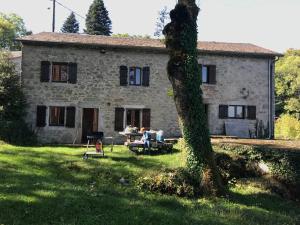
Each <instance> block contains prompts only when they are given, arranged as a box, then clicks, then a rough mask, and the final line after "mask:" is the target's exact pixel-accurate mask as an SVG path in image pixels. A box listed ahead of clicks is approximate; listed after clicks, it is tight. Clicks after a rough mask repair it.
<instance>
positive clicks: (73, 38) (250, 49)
mask: <svg viewBox="0 0 300 225" xmlns="http://www.w3.org/2000/svg"><path fill="white" fill-rule="evenodd" d="M19 40H20V41H21V42H23V43H39V44H42V43H48V44H66V45H68V44H69V45H92V46H111V47H121V48H145V49H161V50H163V49H165V45H164V43H163V42H162V41H161V40H158V39H143V38H121V37H109V36H102V35H86V34H66V33H50V32H42V33H38V34H34V35H30V36H25V37H22V38H20V39H19ZM198 49H199V51H200V52H201V51H202V52H208V53H222V54H243V55H262V56H280V55H281V54H280V53H277V52H274V51H271V50H268V49H265V48H262V47H259V46H256V45H253V44H248V43H225V42H209V41H200V42H198Z"/></svg>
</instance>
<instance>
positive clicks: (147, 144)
mask: <svg viewBox="0 0 300 225" xmlns="http://www.w3.org/2000/svg"><path fill="white" fill-rule="evenodd" d="M141 132H142V133H143V137H142V139H141V141H143V143H144V147H143V150H145V148H147V149H148V150H150V141H151V134H150V132H148V131H147V130H146V128H144V127H142V128H141Z"/></svg>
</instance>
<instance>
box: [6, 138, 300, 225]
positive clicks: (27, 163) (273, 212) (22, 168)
mask: <svg viewBox="0 0 300 225" xmlns="http://www.w3.org/2000/svg"><path fill="white" fill-rule="evenodd" d="M84 151H85V149H84V148H75V147H63V146H57V147H54V146H48V147H18V146H12V145H7V144H4V143H2V144H1V143H0V224H1V225H10V224H14V225H18V224H22V225H25V224H30V225H31V224H38V225H43V224H49V225H50V224H53V225H54V224H55V225H56V224H59V225H75V224H80V225H88V224H91V225H95V224H103V225H112V224H122V225H126V224H144V225H148V224H155V225H160V224H174V225H176V224H178V225H185V224H189V225H190V224H204V225H205V224H209V225H212V224H243V225H244V224H253V225H254V224H264V225H268V224H272V225H276V224H278V225H279V224H280V225H282V224H295V225H296V224H299V223H300V217H299V215H300V207H299V205H297V203H294V202H290V201H286V200H284V199H282V198H280V197H278V196H276V195H273V194H271V193H269V192H268V191H266V190H264V189H263V188H261V186H260V185H259V182H258V181H257V180H240V181H239V182H238V183H237V185H236V186H234V187H232V188H231V189H230V191H231V194H230V197H229V198H228V199H225V198H201V199H185V198H178V197H176V196H166V195H161V194H155V193H148V192H142V191H139V190H137V189H136V187H135V183H134V182H135V180H136V178H137V177H139V176H142V175H143V174H146V173H148V172H150V171H153V170H160V169H161V168H163V167H168V168H172V167H173V168H174V167H178V166H180V164H181V163H180V161H181V160H180V159H181V154H180V152H179V151H177V152H175V153H173V154H171V155H157V156H136V155H133V154H131V153H130V152H128V150H127V149H126V148H125V147H124V146H117V147H115V149H114V151H113V152H112V153H111V152H109V151H106V153H107V154H106V155H107V157H106V158H101V159H88V160H82V158H81V156H82V153H83V152H84ZM121 177H124V178H125V179H128V180H129V185H122V184H121V183H120V182H119V179H120V178H121Z"/></svg>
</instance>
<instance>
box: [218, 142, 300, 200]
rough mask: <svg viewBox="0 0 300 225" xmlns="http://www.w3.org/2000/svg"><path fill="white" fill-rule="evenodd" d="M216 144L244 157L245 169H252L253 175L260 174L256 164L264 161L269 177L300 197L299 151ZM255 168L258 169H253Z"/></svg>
mask: <svg viewBox="0 0 300 225" xmlns="http://www.w3.org/2000/svg"><path fill="white" fill-rule="evenodd" d="M217 146H218V147H219V148H221V149H223V150H225V151H229V152H231V153H232V152H234V153H236V154H238V155H239V156H242V157H244V158H245V161H246V162H247V165H246V166H247V167H248V168H246V171H248V172H249V171H253V172H254V173H253V174H255V175H261V174H260V172H259V168H258V166H257V165H258V163H259V162H264V163H265V164H266V165H267V166H268V168H269V170H270V171H269V175H270V176H271V178H274V179H276V180H277V181H279V182H281V183H282V184H284V185H285V186H286V187H287V188H288V190H289V191H290V194H291V195H292V196H294V197H295V198H298V199H299V198H300V164H299V162H300V153H299V152H297V151H288V150H278V149H269V148H265V147H257V146H247V145H236V144H217ZM255 164H256V165H255ZM249 166H252V167H253V168H252V169H251V168H249ZM256 169H258V171H255V170H256Z"/></svg>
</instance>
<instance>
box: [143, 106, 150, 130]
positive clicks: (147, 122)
mask: <svg viewBox="0 0 300 225" xmlns="http://www.w3.org/2000/svg"><path fill="white" fill-rule="evenodd" d="M142 113H143V115H142V118H143V120H142V127H145V128H146V129H150V119H151V110H150V109H143V110H142Z"/></svg>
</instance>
